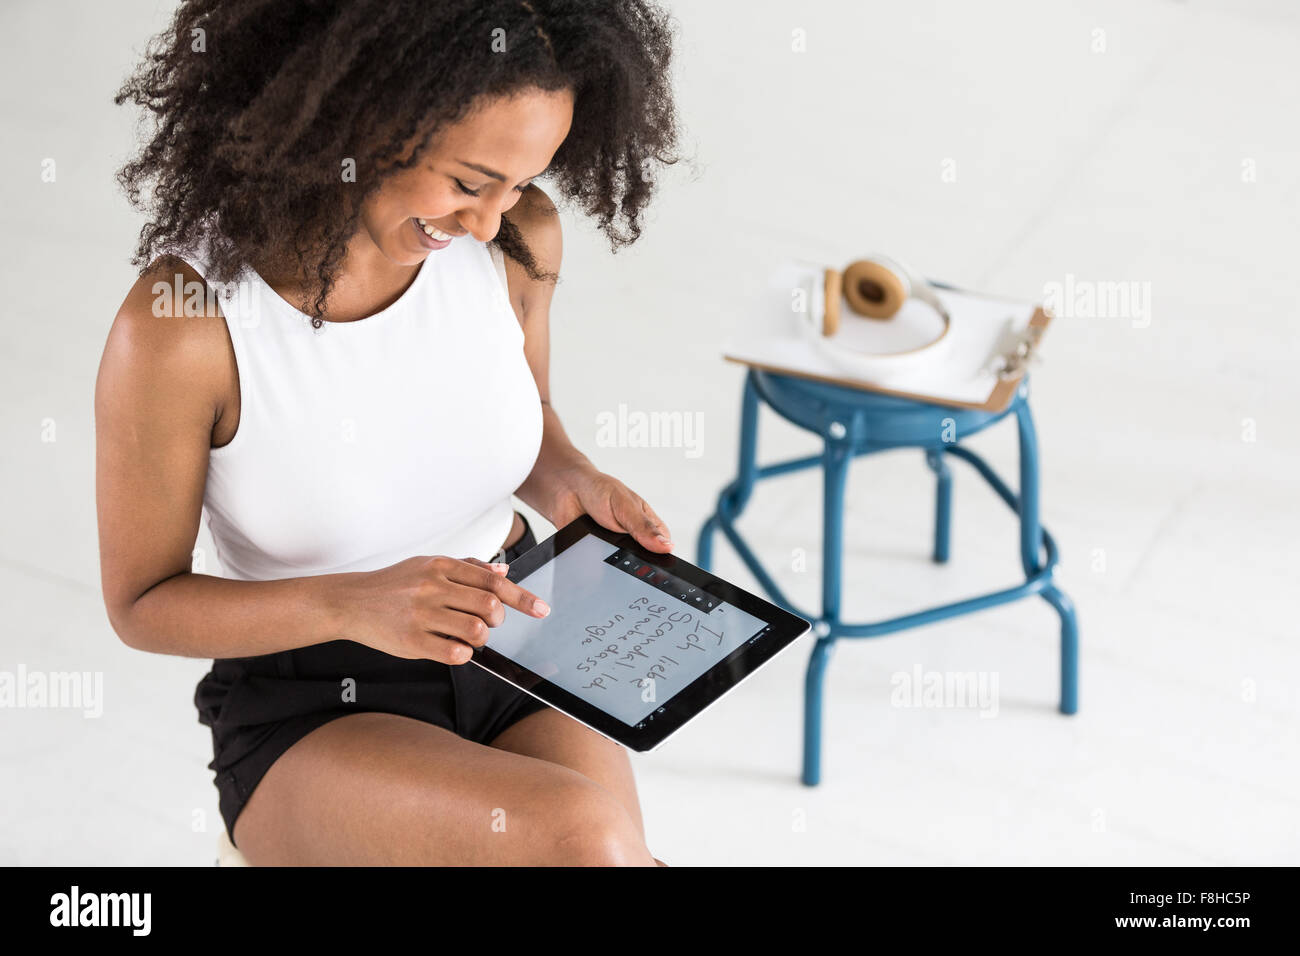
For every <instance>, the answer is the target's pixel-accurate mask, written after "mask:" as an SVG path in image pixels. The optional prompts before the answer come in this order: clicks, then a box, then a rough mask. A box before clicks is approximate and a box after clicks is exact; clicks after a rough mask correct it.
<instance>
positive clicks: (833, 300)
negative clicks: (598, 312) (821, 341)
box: [822, 269, 844, 338]
mask: <svg viewBox="0 0 1300 956" xmlns="http://www.w3.org/2000/svg"><path fill="white" fill-rule="evenodd" d="M822 275H823V280H822V283H823V287H824V289H825V291H826V295H825V299H826V311H825V313H824V314H823V315H822V335H824V336H826V337H827V338H829V337H830V336H832V335H834V334H835V333H836V332H837V331H839V327H840V300H841V299H842V298H843V296H844V281H843V277H842V276H841V275H840V270H839V269H826V270H825V271H824V272H823V274H822Z"/></svg>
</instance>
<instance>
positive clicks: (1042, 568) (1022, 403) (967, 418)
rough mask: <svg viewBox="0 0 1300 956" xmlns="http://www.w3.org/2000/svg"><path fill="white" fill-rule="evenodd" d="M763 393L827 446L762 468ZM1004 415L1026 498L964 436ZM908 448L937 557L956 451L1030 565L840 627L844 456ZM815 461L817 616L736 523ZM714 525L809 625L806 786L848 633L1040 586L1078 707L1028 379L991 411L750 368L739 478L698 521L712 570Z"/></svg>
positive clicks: (1070, 697)
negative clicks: (789, 594) (1045, 519)
mask: <svg viewBox="0 0 1300 956" xmlns="http://www.w3.org/2000/svg"><path fill="white" fill-rule="evenodd" d="M760 398H761V399H762V400H763V401H765V402H766V403H767V404H768V405H769V406H771V407H772V409H773V410H775V411H776V412H777V414H779V415H781V417H783V418H785V419H786V420H788V421H790V422H792V423H793V424H795V425H798V426H800V427H801V428H806V429H808V430H809V431H813V432H816V433H817V434H818V435H821V436H822V438H823V440H824V441H825V448H824V450H823V451H822V453H821V454H815V455H809V456H807V457H804V458H797V459H793V460H790V461H785V462H781V463H779V464H774V465H766V466H764V467H762V468H759V467H758V466H757V464H756V462H755V455H756V451H757V446H758V403H759V399H760ZM1008 415H1014V416H1015V418H1016V423H1017V425H1018V427H1019V431H1020V494H1019V495H1017V494H1016V493H1015V492H1013V491H1011V489H1010V488H1008V487H1007V485H1006V484H1005V483H1004V482H1003V481H1002V479H1001V478H999V477H998V475H997V474H996V473H995V472H994V471H993V469H992V468H990V467H989V466H988V465H987V464H985V462H984V460H983V459H982V458H980V457H979V456H978V455H976V454H975V453H974V452H972V451H969V450H968V449H966V448H963V447H962V446H961V445H960V444H959V443H958V442H959V441H960V440H961V439H963V438H966V437H967V436H969V435H973V434H974V433H975V432H978V431H980V430H982V429H984V428H987V427H989V426H990V425H992V424H994V423H995V422H997V421H1000V420H1001V419H1003V418H1005V417H1007V416H1008ZM904 447H907V448H920V449H922V450H924V451H925V459H926V462H927V463H928V464H929V466H930V469H931V470H932V471H933V472H934V473H935V475H936V478H937V483H938V494H937V500H936V505H935V530H934V553H933V558H934V560H935V561H938V562H943V561H947V560H948V543H949V529H950V527H951V521H952V473H951V472H950V471H949V468H948V463H947V459H948V458H949V457H952V458H960V459H962V460H964V461H967V462H969V463H970V464H971V465H972V466H973V467H974V468H975V470H976V471H977V472H979V474H980V475H982V476H983V477H984V480H985V481H987V482H988V483H989V484H990V485H991V486H992V488H993V490H994V491H996V492H997V493H998V496H999V497H1001V498H1002V500H1003V501H1005V502H1006V503H1007V505H1008V506H1009V507H1010V508H1011V510H1012V511H1015V512H1016V513H1017V514H1019V515H1020V562H1021V564H1022V565H1023V566H1024V569H1025V581H1024V583H1023V584H1018V585H1016V586H1015V587H1011V588H1007V589H1006V590H1003V591H995V592H993V593H992V594H984V595H981V596H979V597H973V598H968V599H967V600H964V601H957V602H955V603H953V604H944V605H941V606H940V607H935V608H930V609H929V610H925V611H918V612H916V613H914V614H905V615H903V616H901V617H894V618H890V619H889V620H885V621H877V622H874V623H870V624H845V623H844V622H842V621H841V620H840V583H841V580H840V579H841V570H842V569H841V562H842V556H843V554H842V552H843V543H844V532H843V516H844V485H845V480H846V478H847V477H848V468H849V463H850V462H851V461H852V460H853V459H854V458H855V457H857V456H858V455H865V454H870V453H872V452H876V451H883V450H885V449H889V448H904ZM816 465H820V466H821V467H822V468H823V469H824V476H823V477H824V480H825V484H824V488H823V498H822V508H823V518H824V528H823V537H822V551H823V561H822V613H821V614H820V615H812V614H808V613H806V612H804V611H802V610H800V609H799V608H797V607H795V606H794V605H793V604H792V603H791V602H790V601H789V599H788V598H786V596H785V595H784V594H783V593H782V592H781V589H780V588H779V587H778V586H777V584H776V582H775V581H773V580H772V578H771V576H770V575H769V574H768V573H767V571H766V570H765V569H764V568H763V566H762V565H761V564H760V563H759V561H758V559H757V558H756V557H755V556H754V552H753V551H752V550H750V548H749V546H748V545H747V544H746V543H745V542H744V541H743V540H742V539H741V537H740V535H739V534H738V533H737V531H736V529H735V527H734V522H735V520H736V518H737V517H739V515H740V513H741V511H742V510H743V509H744V507H745V505H746V503H747V502H748V501H749V498H750V495H751V494H752V493H753V491H754V483H755V482H756V481H758V480H759V479H760V478H769V477H772V476H774V475H783V474H786V473H788V472H792V471H798V470H800V469H802V468H810V467H814V466H816ZM719 528H720V529H722V532H723V533H724V534H725V535H726V536H727V540H729V541H730V542H731V544H732V546H733V547H734V548H735V549H736V552H737V553H738V554H739V555H740V557H741V559H742V560H744V562H745V564H746V565H747V566H748V567H749V570H750V571H751V572H753V574H754V576H755V577H756V578H758V581H759V583H760V584H761V585H762V587H763V588H764V590H765V591H766V592H767V595H768V597H769V598H770V599H771V600H772V601H773V603H775V604H779V605H780V606H781V607H783V608H785V609H786V610H788V611H790V612H791V613H793V614H798V615H799V616H800V617H804V618H807V619H808V620H810V621H812V622H813V633H814V634H816V636H817V642H816V644H815V645H814V646H813V651H812V656H811V658H810V659H809V661H808V673H807V678H806V681H805V687H804V756H803V782H804V783H805V784H808V785H809V786H815V785H816V784H817V783H818V782H819V781H820V780H821V731H822V727H821V723H822V683H823V679H824V677H825V674H826V665H827V662H828V661H829V659H830V653H831V648H832V647H833V646H834V644H835V641H836V640H837V639H838V638H841V637H881V636H882V635H885V634H892V633H894V632H895V631H901V630H904V629H906V628H909V627H918V626H920V625H922V624H931V623H933V622H935V621H942V620H944V619H946V618H950V617H955V616H957V615H958V614H969V613H971V612H972V611H980V610H983V609H985V608H989V607H994V606H996V605H998V604H1006V603H1008V602H1010V601H1016V600H1019V599H1020V598H1023V597H1029V596H1030V595H1033V594H1037V595H1040V596H1041V597H1043V598H1044V599H1045V600H1046V601H1047V602H1048V603H1049V604H1051V605H1052V607H1054V608H1056V610H1057V613H1058V614H1060V616H1061V701H1060V710H1061V713H1063V714H1073V713H1074V712H1075V711H1076V710H1077V709H1078V705H1079V704H1078V658H1079V629H1078V623H1077V621H1076V618H1075V611H1074V605H1073V603H1072V602H1071V601H1070V599H1069V597H1067V596H1066V595H1065V594H1064V593H1063V592H1062V591H1061V590H1060V589H1059V588H1058V587H1057V586H1056V583H1055V582H1054V581H1053V579H1052V573H1053V571H1054V570H1055V569H1056V564H1057V550H1056V543H1055V542H1054V541H1053V540H1052V536H1051V535H1050V534H1048V533H1047V531H1046V530H1045V529H1044V528H1043V527H1042V526H1041V525H1040V524H1039V522H1038V442H1037V438H1036V436H1035V433H1034V422H1033V418H1032V417H1031V416H1030V414H1029V381H1028V378H1027V377H1026V378H1025V379H1024V380H1023V381H1022V382H1021V384H1020V386H1019V387H1018V388H1017V390H1016V393H1015V397H1014V398H1013V400H1012V402H1011V404H1010V405H1009V406H1008V407H1007V408H1006V409H1005V410H1004V411H1001V412H986V411H980V410H973V409H964V408H950V407H947V406H943V405H932V404H928V403H925V402H918V401H912V400H910V399H904V398H895V397H893V396H890V395H881V394H878V393H874V392H866V391H863V390H861V389H856V388H850V387H842V386H838V385H831V384H829V383H825V382H817V381H812V380H809V379H804V378H800V377H797V376H791V375H778V374H775V373H772V372H766V371H762V370H760V369H757V368H753V367H751V368H750V369H749V373H748V374H747V375H746V377H745V393H744V400H743V405H742V410H741V430H740V471H739V475H738V476H737V478H736V480H735V481H733V482H732V483H731V484H729V485H727V487H726V488H724V489H723V490H722V493H721V494H720V495H719V496H718V507H717V510H716V511H715V512H714V513H713V514H712V515H710V516H709V519H708V520H707V521H705V522H704V526H703V527H702V528H701V529H700V539H699V550H698V557H697V560H696V563H697V564H698V565H699V566H700V567H702V568H705V569H707V568H709V567H710V565H711V564H712V561H713V532H714V531H715V530H717V529H719ZM1044 552H1045V553H1044Z"/></svg>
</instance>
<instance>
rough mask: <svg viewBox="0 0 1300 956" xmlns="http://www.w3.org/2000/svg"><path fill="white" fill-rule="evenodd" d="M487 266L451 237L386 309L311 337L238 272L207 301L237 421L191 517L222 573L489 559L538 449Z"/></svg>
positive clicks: (523, 370)
mask: <svg viewBox="0 0 1300 956" xmlns="http://www.w3.org/2000/svg"><path fill="white" fill-rule="evenodd" d="M500 256H501V253H500V251H499V250H498V249H497V248H496V247H495V246H491V247H490V246H488V245H486V244H484V243H481V242H478V241H476V240H475V239H474V238H473V237H471V236H462V237H460V238H457V239H454V240H453V241H452V243H451V245H450V246H448V247H447V248H446V249H440V250H438V251H436V252H432V253H430V254H429V257H428V258H427V259H426V260H425V261H424V263H423V264H422V265H421V267H420V271H419V272H418V274H417V275H416V277H415V279H414V280H413V281H412V283H411V285H410V286H409V287H408V288H407V289H406V291H405V292H403V293H402V295H401V296H400V298H399V299H398V300H397V301H396V302H394V303H393V304H392V305H390V306H389V307H388V308H386V309H384V310H383V311H381V312H379V313H377V314H375V315H372V316H369V317H367V318H364V319H360V320H358V321H355V322H326V323H325V324H324V326H323V327H322V328H321V329H320V330H316V329H313V328H312V327H311V323H310V321H309V320H308V318H307V316H306V315H304V314H303V313H302V312H300V311H299V310H297V309H295V308H294V307H293V306H291V305H290V304H289V303H288V302H287V301H285V300H284V299H282V298H281V297H280V296H279V295H278V294H277V293H276V292H275V291H274V290H273V289H271V288H270V286H268V285H267V284H266V282H265V281H264V280H262V279H261V277H260V276H258V275H257V274H256V273H255V272H253V271H252V270H251V269H249V270H245V272H244V274H243V276H241V281H240V282H239V283H237V284H234V285H233V288H231V287H227V288H226V289H225V290H223V292H224V293H226V294H222V296H221V298H220V299H219V300H218V301H219V304H220V306H221V309H222V311H223V313H224V314H225V318H226V325H227V327H228V328H229V330H230V340H231V342H232V343H233V345H234V350H235V360H236V362H237V363H238V367H239V392H240V402H239V404H240V410H239V425H238V428H237V430H236V432H235V437H234V439H233V440H232V441H230V442H229V443H228V444H226V445H224V446H223V447H221V448H213V449H211V450H210V453H209V457H208V477H207V486H206V488H205V489H204V496H203V508H204V511H205V512H206V514H207V516H208V527H209V529H210V530H211V532H212V537H213V540H214V541H215V543H216V546H217V554H218V558H219V559H220V561H221V564H222V568H223V570H224V572H225V574H226V576H227V577H232V578H237V579H240V580H272V579H277V578H286V577H299V576H307V575H315V574H328V573H333V572H341V571H371V570H375V569H377V568H382V567H387V566H388V565H390V564H394V563H396V562H398V561H401V560H403V559H405V558H409V557H412V556H414V555H438V554H445V555H449V556H451V557H454V558H465V557H476V558H480V559H482V560H488V559H490V558H491V557H492V555H494V554H495V553H496V552H497V550H498V549H499V548H500V547H501V545H502V544H503V543H504V542H505V539H506V537H507V536H508V534H509V532H510V528H511V525H512V523H513V520H514V508H513V506H512V504H511V501H510V496H511V493H512V492H513V491H514V490H515V489H516V488H518V487H519V486H520V485H521V484H523V482H524V479H525V478H527V477H528V474H529V472H531V471H532V467H533V463H534V462H535V461H536V459H537V454H538V452H539V450H540V448H541V441H542V408H541V402H540V398H539V395H538V392H537V384H536V381H535V380H534V379H533V375H532V371H531V370H530V368H529V366H528V362H527V361H526V359H525V357H524V349H523V344H524V333H523V329H521V328H520V325H519V320H518V318H517V317H516V316H515V312H514V309H512V308H511V306H510V300H509V296H508V294H507V293H506V288H505V267H504V263H503V261H502V259H501V258H500ZM197 258H198V261H194V260H193V259H190V260H188V261H190V262H191V264H192V265H193V266H194V268H195V270H196V271H197V272H198V273H199V274H200V275H203V276H206V270H205V265H206V261H205V257H204V256H203V253H202V252H200V254H199V255H198V257H197Z"/></svg>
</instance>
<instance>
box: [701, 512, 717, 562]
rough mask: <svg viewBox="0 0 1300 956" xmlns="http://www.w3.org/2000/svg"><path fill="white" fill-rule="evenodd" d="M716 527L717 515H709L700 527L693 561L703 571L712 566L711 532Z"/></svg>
mask: <svg viewBox="0 0 1300 956" xmlns="http://www.w3.org/2000/svg"><path fill="white" fill-rule="evenodd" d="M717 529H718V516H717V515H716V514H713V515H709V518H708V520H707V521H705V522H704V524H703V525H702V526H701V528H700V537H699V541H698V543H697V544H696V546H695V563H696V565H697V566H699V567H701V568H703V569H704V570H705V571H708V570H710V569H711V568H712V567H713V532H714V531H716V530H717Z"/></svg>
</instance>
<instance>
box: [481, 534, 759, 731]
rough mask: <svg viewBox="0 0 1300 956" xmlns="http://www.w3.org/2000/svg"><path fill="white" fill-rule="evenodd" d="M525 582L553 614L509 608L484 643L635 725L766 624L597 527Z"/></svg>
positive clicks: (530, 574) (557, 684) (612, 714)
mask: <svg viewBox="0 0 1300 956" xmlns="http://www.w3.org/2000/svg"><path fill="white" fill-rule="evenodd" d="M696 570H697V571H698V569H696ZM519 584H520V585H522V586H523V587H524V588H527V589H528V590H529V591H531V592H533V593H534V594H536V595H537V596H538V597H540V598H541V599H542V600H543V601H545V602H546V603H547V604H549V605H550V607H551V613H550V614H548V615H547V616H546V617H544V618H534V617H530V616H529V615H527V614H524V613H522V612H520V611H516V610H515V609H513V608H506V617H505V620H504V621H503V622H502V623H501V624H500V625H498V626H496V627H494V628H492V632H491V635H490V636H489V638H488V646H489V647H490V648H491V649H492V650H494V651H496V652H497V653H498V654H501V655H503V656H505V657H507V658H509V659H510V660H512V661H514V662H515V663H517V664H519V665H521V666H523V667H525V668H527V669H528V670H529V671H531V672H532V673H534V674H536V675H537V676H539V677H542V678H544V679H545V680H547V681H549V682H550V683H552V684H555V685H556V686H558V687H561V688H563V689H564V690H566V691H568V692H569V693H571V694H573V695H575V696H576V697H578V698H580V699H582V700H584V701H586V702H588V703H590V704H591V705H593V706H595V707H597V708H599V709H600V710H602V711H604V712H605V713H607V714H609V715H611V716H613V717H614V718H616V719H617V720H619V721H621V722H622V723H624V724H627V725H629V726H635V725H637V724H639V723H640V722H642V721H644V720H646V719H647V718H649V717H650V716H651V715H652V714H654V713H655V712H656V711H657V710H660V709H661V708H662V707H663V706H664V705H665V703H667V701H669V700H671V699H672V698H673V697H674V696H675V695H676V694H678V693H680V692H681V691H682V690H684V689H685V688H686V687H688V686H689V685H690V684H691V683H692V682H693V681H695V680H696V679H697V678H699V677H700V676H701V675H703V674H704V673H706V672H707V671H708V670H710V669H711V668H712V667H714V666H715V665H716V664H718V663H719V662H721V661H723V660H725V659H726V658H727V657H728V656H729V655H730V654H732V653H733V652H734V651H736V650H737V649H739V648H741V647H742V646H744V645H745V644H746V642H748V641H750V640H751V639H753V638H755V637H756V636H758V635H760V634H762V633H763V632H764V631H765V630H767V629H768V627H769V625H768V623H767V622H765V621H763V620H761V619H760V618H758V617H755V616H754V615H753V614H750V613H748V612H746V611H744V610H742V609H741V608H739V607H737V606H735V605H734V604H730V603H728V602H727V601H726V600H723V599H722V598H721V597H720V596H719V595H718V594H715V593H711V591H710V590H708V589H706V587H705V586H704V585H702V584H699V583H695V582H693V581H691V580H687V579H686V578H685V577H682V576H680V575H677V574H673V573H671V572H670V571H668V570H666V569H665V568H663V567H660V566H657V565H656V564H654V563H651V562H650V561H649V560H646V559H643V558H641V557H638V554H637V552H636V551H634V550H633V549H631V548H625V547H620V546H619V545H617V544H613V543H611V542H609V541H605V540H602V539H601V538H599V537H595V536H593V535H585V536H584V537H582V538H580V539H578V540H577V541H575V542H574V543H573V544H572V545H570V546H569V547H567V548H565V549H564V550H563V551H561V552H560V553H559V554H557V555H556V556H555V558H554V559H553V560H550V561H548V562H546V563H545V564H543V565H541V566H540V567H538V568H537V569H536V570H534V571H532V572H530V573H528V574H527V575H525V576H524V577H522V578H520V579H519Z"/></svg>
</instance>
